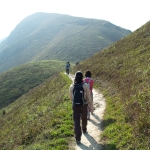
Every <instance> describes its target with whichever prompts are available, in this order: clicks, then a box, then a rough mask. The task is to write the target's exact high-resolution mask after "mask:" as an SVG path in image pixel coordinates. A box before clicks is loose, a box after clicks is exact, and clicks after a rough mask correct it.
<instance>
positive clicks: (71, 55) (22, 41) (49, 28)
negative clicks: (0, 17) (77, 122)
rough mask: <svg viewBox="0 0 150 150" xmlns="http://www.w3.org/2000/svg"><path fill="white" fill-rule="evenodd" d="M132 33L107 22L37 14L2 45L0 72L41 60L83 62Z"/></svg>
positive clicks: (21, 25)
mask: <svg viewBox="0 0 150 150" xmlns="http://www.w3.org/2000/svg"><path fill="white" fill-rule="evenodd" d="M130 33H131V31H129V30H126V29H124V28H121V27H119V26H117V25H114V24H112V23H110V22H108V21H105V20H97V19H88V18H80V17H73V16H68V15H62V14H51V13H35V14H33V15H30V16H28V17H26V18H24V19H23V20H22V21H21V22H20V23H19V24H18V25H17V26H16V28H15V29H14V30H13V31H12V32H11V34H10V35H9V36H8V37H7V39H6V40H4V41H3V42H2V43H1V44H0V72H3V71H6V70H8V69H10V68H12V67H15V66H18V65H21V64H24V63H27V62H32V61H39V60H62V61H71V62H74V63H75V62H77V61H82V60H85V59H86V58H89V57H90V56H92V55H93V54H94V53H95V52H98V51H99V50H102V49H103V48H104V47H107V46H109V45H110V44H112V43H113V42H116V41H117V40H120V39H121V38H123V37H125V36H126V35H128V34H130Z"/></svg>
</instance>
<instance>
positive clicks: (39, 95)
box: [0, 73, 73, 150]
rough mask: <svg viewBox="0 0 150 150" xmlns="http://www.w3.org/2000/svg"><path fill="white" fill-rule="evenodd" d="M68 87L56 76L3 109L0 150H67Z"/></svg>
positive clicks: (69, 124)
mask: <svg viewBox="0 0 150 150" xmlns="http://www.w3.org/2000/svg"><path fill="white" fill-rule="evenodd" d="M70 84H71V80H70V79H69V78H68V77H67V76H66V75H64V74H59V73H58V74H57V75H54V76H52V77H50V78H49V79H47V80H46V81H45V82H44V83H42V84H41V85H39V86H37V87H36V88H33V89H32V90H31V91H29V92H28V93H26V94H24V95H23V96H21V97H20V98H19V99H18V100H16V101H15V102H14V103H12V104H11V105H9V106H7V107H6V108H5V114H3V115H0V123H1V130H0V139H1V140H0V149H7V150H12V149H14V150H21V149H24V150H29V149H41V150H47V149H55V150H65V149H68V142H69V141H70V138H71V137H73V127H72V126H73V121H72V110H71V102H70V100H69V98H68V87H69V85H70ZM0 114H2V111H1V110H0Z"/></svg>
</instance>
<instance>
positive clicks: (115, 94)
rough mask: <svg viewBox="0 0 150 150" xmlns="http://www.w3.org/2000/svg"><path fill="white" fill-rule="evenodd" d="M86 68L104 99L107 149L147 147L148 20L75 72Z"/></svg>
mask: <svg viewBox="0 0 150 150" xmlns="http://www.w3.org/2000/svg"><path fill="white" fill-rule="evenodd" d="M88 69H89V70H91V72H92V74H93V78H94V80H95V87H97V88H99V89H100V90H101V91H102V92H103V94H104V96H105V97H106V99H107V101H106V102H107V108H106V112H105V116H104V120H103V126H104V133H103V137H102V139H103V140H104V141H105V143H106V145H107V146H106V147H107V149H109V150H115V149H121V150H133V149H134V150H135V149H138V150H148V149H150V115H149V114H150V101H149V100H150V22H148V23H147V24H145V25H144V26H143V27H141V28H139V29H138V30H136V31H135V32H134V33H132V34H130V35H129V36H127V37H126V38H124V39H122V40H120V41H118V42H116V43H114V44H113V45H111V46H109V47H108V48H106V49H104V50H102V51H100V52H99V53H97V54H95V55H94V56H93V57H91V58H89V59H87V60H86V61H84V62H83V63H80V65H77V66H76V68H75V71H76V70H82V71H83V72H85V71H86V70H88Z"/></svg>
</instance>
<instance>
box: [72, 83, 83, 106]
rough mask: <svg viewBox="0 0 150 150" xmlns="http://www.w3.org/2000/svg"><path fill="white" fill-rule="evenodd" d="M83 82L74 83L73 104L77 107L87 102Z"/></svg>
mask: <svg viewBox="0 0 150 150" xmlns="http://www.w3.org/2000/svg"><path fill="white" fill-rule="evenodd" d="M83 84H84V83H82V84H74V89H73V105H74V106H76V107H81V106H84V104H85V99H84V89H83Z"/></svg>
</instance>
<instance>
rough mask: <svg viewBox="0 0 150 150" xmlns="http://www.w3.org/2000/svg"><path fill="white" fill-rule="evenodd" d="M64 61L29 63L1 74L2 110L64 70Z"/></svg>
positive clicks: (0, 102) (0, 101)
mask: <svg viewBox="0 0 150 150" xmlns="http://www.w3.org/2000/svg"><path fill="white" fill-rule="evenodd" d="M64 63H65V62H63V61H54V60H49V61H48V60H43V61H39V62H33V63H27V64H24V65H21V66H18V67H15V68H12V69H10V70H9V71H6V72H4V73H1V74H0V109H2V108H3V107H6V106H8V105H10V104H11V103H13V102H14V101H15V100H16V99H18V98H19V97H20V96H22V95H23V94H25V93H27V92H28V91H30V90H31V89H33V88H34V87H36V86H38V85H40V84H41V83H43V82H44V81H45V80H46V79H48V78H49V77H51V76H53V75H54V74H56V73H57V72H60V71H63V70H64Z"/></svg>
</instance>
